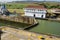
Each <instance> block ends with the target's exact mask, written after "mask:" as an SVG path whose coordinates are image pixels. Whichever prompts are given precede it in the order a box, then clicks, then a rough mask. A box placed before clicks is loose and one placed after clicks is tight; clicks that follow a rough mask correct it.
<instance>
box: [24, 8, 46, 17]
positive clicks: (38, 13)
mask: <svg viewBox="0 0 60 40" xmlns="http://www.w3.org/2000/svg"><path fill="white" fill-rule="evenodd" d="M24 12H25V16H31V17H34V16H35V17H37V18H45V17H46V13H47V12H46V10H43V9H33V8H24Z"/></svg>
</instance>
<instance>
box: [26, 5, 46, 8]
mask: <svg viewBox="0 0 60 40" xmlns="http://www.w3.org/2000/svg"><path fill="white" fill-rule="evenodd" d="M26 8H35V9H46V8H45V7H44V6H43V5H40V6H35V5H34V6H33V5H29V6H27V7H26Z"/></svg>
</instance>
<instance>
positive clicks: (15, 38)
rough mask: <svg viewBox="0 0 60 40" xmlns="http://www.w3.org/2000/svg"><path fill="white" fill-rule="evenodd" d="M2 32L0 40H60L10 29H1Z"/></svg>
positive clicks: (59, 39)
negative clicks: (43, 39)
mask: <svg viewBox="0 0 60 40" xmlns="http://www.w3.org/2000/svg"><path fill="white" fill-rule="evenodd" d="M2 31H3V32H5V33H3V34H2V36H1V40H42V39H41V38H45V40H60V38H57V37H54V36H52V38H50V36H48V35H43V34H37V33H32V32H28V31H24V30H19V29H14V28H10V27H3V28H2Z"/></svg>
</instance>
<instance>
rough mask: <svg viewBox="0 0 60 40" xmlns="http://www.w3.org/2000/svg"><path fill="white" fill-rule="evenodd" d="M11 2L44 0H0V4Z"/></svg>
mask: <svg viewBox="0 0 60 40" xmlns="http://www.w3.org/2000/svg"><path fill="white" fill-rule="evenodd" d="M11 1H44V0H0V2H11ZM46 1H58V2H59V1H60V0H46Z"/></svg>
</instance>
